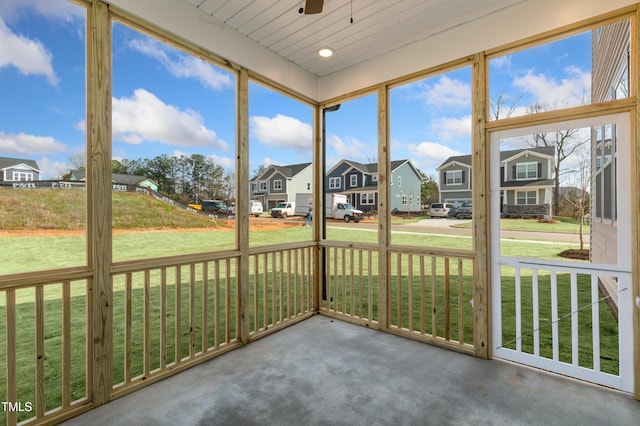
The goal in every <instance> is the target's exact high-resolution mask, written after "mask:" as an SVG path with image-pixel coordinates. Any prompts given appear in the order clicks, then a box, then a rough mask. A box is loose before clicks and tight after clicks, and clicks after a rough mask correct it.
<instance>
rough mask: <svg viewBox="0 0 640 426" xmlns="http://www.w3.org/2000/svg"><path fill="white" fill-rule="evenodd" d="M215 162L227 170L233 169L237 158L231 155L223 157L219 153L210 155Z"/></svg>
mask: <svg viewBox="0 0 640 426" xmlns="http://www.w3.org/2000/svg"><path fill="white" fill-rule="evenodd" d="M207 157H208V158H210V159H211V160H212V161H213V162H214V163H216V164H218V165H220V166H222V167H223V168H224V169H225V170H232V169H235V167H236V160H235V159H234V158H229V157H221V156H219V155H215V154H214V155H208V156H207Z"/></svg>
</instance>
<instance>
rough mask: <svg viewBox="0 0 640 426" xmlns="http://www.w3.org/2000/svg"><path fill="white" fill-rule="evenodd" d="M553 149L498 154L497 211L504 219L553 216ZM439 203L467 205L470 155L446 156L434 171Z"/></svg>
mask: <svg viewBox="0 0 640 426" xmlns="http://www.w3.org/2000/svg"><path fill="white" fill-rule="evenodd" d="M554 149H555V148H554V147H553V146H548V147H546V146H545V147H540V148H526V149H517V150H509V151H501V152H500V212H501V213H502V215H503V216H507V217H543V216H549V215H551V214H552V213H553V209H552V203H553V187H554V181H553V170H554V164H555V157H554ZM437 171H438V177H439V180H440V201H441V202H446V203H451V204H454V205H456V206H459V205H461V204H462V203H465V202H471V192H472V191H471V190H472V182H471V155H459V156H455V157H449V158H448V159H447V160H446V161H445V162H444V163H442V164H441V165H440V167H438V169H437Z"/></svg>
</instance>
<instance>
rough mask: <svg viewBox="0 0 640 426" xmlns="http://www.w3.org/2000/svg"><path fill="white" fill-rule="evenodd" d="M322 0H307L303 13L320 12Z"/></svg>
mask: <svg viewBox="0 0 640 426" xmlns="http://www.w3.org/2000/svg"><path fill="white" fill-rule="evenodd" d="M323 5H324V0H307V1H306V3H305V5H304V14H305V15H313V14H315V13H320V12H322V6H323Z"/></svg>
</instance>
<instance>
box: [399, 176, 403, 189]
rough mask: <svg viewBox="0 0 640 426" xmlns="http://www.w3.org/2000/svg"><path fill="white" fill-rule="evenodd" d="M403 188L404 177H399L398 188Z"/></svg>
mask: <svg viewBox="0 0 640 426" xmlns="http://www.w3.org/2000/svg"><path fill="white" fill-rule="evenodd" d="M401 186H402V176H398V188H400V187H401Z"/></svg>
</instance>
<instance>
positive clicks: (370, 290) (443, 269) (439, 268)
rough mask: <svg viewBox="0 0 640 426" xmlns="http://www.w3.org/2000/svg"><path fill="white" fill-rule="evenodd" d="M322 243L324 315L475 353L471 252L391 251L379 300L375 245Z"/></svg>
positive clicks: (400, 249)
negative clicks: (384, 297)
mask: <svg viewBox="0 0 640 426" xmlns="http://www.w3.org/2000/svg"><path fill="white" fill-rule="evenodd" d="M323 245H324V247H323V248H322V250H323V251H322V253H323V256H324V257H325V259H324V261H325V270H324V280H323V283H322V284H321V285H322V286H323V291H322V294H323V300H322V303H321V312H322V313H323V314H325V315H330V316H334V317H337V318H340V319H344V320H347V321H351V322H355V323H360V324H363V325H366V326H368V327H373V328H384V329H387V330H389V331H392V332H394V333H397V334H402V335H405V336H407V337H411V338H413V339H418V340H422V341H426V342H429V343H435V344H438V345H442V346H447V347H449V348H453V349H455V350H458V351H462V352H469V353H474V341H473V338H474V323H473V321H474V316H473V309H474V307H473V279H472V277H473V255H472V253H470V252H468V251H463V250H448V251H447V250H440V249H438V250H427V249H419V248H415V247H411V248H403V247H396V248H394V249H392V250H390V251H389V264H390V265H389V266H390V280H389V284H388V288H387V293H388V299H389V300H388V302H387V301H380V300H379V298H378V294H379V287H378V286H379V279H380V277H379V275H378V270H379V269H378V266H379V262H381V260H380V259H379V256H378V251H377V246H376V245H373V244H364V243H362V244H360V243H339V242H325V243H323ZM379 303H388V306H389V310H388V312H389V318H388V325H387V326H384V325H381V324H379V318H378V312H379V311H378V304H379Z"/></svg>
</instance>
